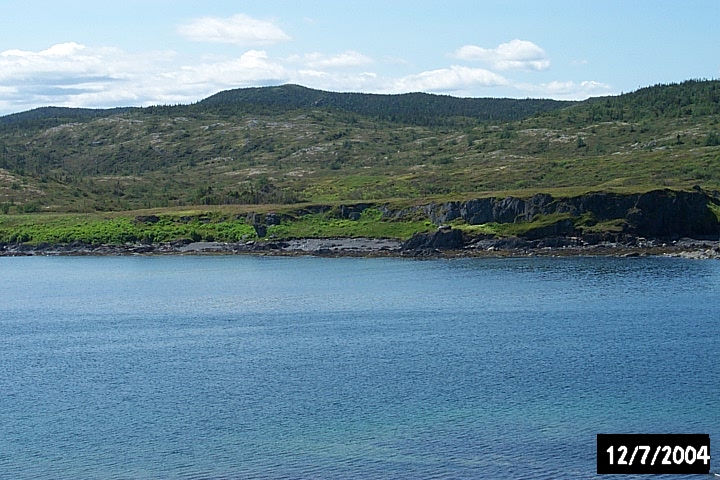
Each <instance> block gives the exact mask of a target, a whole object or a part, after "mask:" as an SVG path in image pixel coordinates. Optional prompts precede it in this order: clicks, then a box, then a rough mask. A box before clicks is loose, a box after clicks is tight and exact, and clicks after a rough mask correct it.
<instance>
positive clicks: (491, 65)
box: [0, 0, 720, 115]
mask: <svg viewBox="0 0 720 480" xmlns="http://www.w3.org/2000/svg"><path fill="white" fill-rule="evenodd" d="M718 25H720V1H718V0H683V1H678V0H672V1H668V0H632V1H627V0H602V1H599V0H533V1H523V0H518V1H511V0H467V1H466V0H438V1H426V0H413V1H408V0H383V1H377V0H364V1H360V0H349V1H348V0H343V1H339V0H316V1H305V0H285V1H282V0H262V1H255V0H246V1H241V0H236V1H214V0H198V1H196V0H122V1H116V0H103V1H100V2H99V1H97V0H92V1H89V0H52V1H41V0H17V1H16V0H0V115H5V114H9V113H14V112H20V111H25V110H29V109H32V108H35V107H40V106H64V107H91V108H107V107H115V106H149V105H171V104H178V103H193V102H196V101H199V100H201V99H203V98H205V97H207V96H210V95H212V94H214V93H217V92H219V91H222V90H228V89H232V88H242V87H257V86H268V85H281V84H285V83H294V84H299V85H304V86H307V87H311V88H317V89H322V90H331V91H337V92H368V93H406V92H420V91H422V92H428V93H437V94H445V95H453V96H459V97H510V98H553V99H559V100H577V99H585V98H588V97H591V96H602V95H616V94H620V93H623V92H630V91H633V90H636V89H638V88H641V87H646V86H650V85H655V84H658V83H673V82H681V81H683V80H688V79H698V78H705V79H716V78H719V77H720V28H718Z"/></svg>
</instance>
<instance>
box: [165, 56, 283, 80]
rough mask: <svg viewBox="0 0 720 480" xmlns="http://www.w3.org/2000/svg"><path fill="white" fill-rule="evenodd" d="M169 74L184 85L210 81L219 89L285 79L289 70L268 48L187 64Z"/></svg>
mask: <svg viewBox="0 0 720 480" xmlns="http://www.w3.org/2000/svg"><path fill="white" fill-rule="evenodd" d="M169 76H171V77H173V78H174V79H175V81H176V82H177V83H179V84H180V85H185V86H188V85H207V86H208V88H212V89H214V90H217V89H218V88H234V87H238V86H248V85H254V84H257V83H261V84H266V83H278V82H283V81H286V80H287V79H288V72H287V71H286V70H285V68H284V67H283V66H282V65H280V64H279V63H276V62H274V61H272V60H270V59H269V58H268V55H267V53H266V52H265V51H262V50H250V51H248V52H245V53H244V54H243V55H241V56H240V57H239V58H236V59H232V60H226V61H220V62H215V63H203V64H200V65H195V66H184V67H182V69H181V71H180V72H179V73H172V74H169Z"/></svg>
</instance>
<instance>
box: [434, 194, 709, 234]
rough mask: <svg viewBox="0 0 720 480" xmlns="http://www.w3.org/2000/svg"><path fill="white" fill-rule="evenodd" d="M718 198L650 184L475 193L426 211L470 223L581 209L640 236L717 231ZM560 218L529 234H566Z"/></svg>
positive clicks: (579, 211) (572, 212)
mask: <svg viewBox="0 0 720 480" xmlns="http://www.w3.org/2000/svg"><path fill="white" fill-rule="evenodd" d="M710 202H714V203H716V204H720V201H718V199H716V198H715V197H714V196H712V195H708V194H706V193H704V192H702V191H692V192H684V191H674V190H668V189H663V190H653V191H650V192H647V193H642V194H640V193H638V194H629V195H623V194H617V193H589V194H586V195H581V196H577V197H568V198H554V197H552V196H551V195H548V194H536V195H533V196H532V197H530V198H527V199H522V198H517V197H505V198H500V199H499V198H481V199H475V200H468V201H465V202H446V203H441V204H435V203H432V204H429V205H426V206H425V207H424V210H425V212H426V214H427V217H428V218H429V219H430V221H431V222H433V223H435V224H444V223H447V222H451V221H453V220H456V219H462V220H464V221H465V222H467V223H468V224H470V225H480V224H485V223H493V222H494V223H518V222H529V221H532V220H533V219H534V218H536V216H537V215H551V214H568V215H569V216H571V217H580V216H582V215H587V216H588V217H590V218H591V219H592V221H595V222H605V221H608V220H614V219H618V220H620V219H621V220H625V222H624V224H625V227H624V228H625V231H626V233H630V234H634V235H638V236H643V237H683V236H698V235H701V236H702V235H717V234H719V233H720V225H719V224H718V219H717V217H716V216H715V214H714V213H713V212H712V211H711V210H710V208H709V206H708V204H709V203H710ZM571 233H572V229H571V228H570V224H569V223H568V222H567V221H565V222H561V223H558V224H556V225H552V226H551V227H550V228H548V231H547V232H545V231H537V230H536V231H534V233H533V234H532V235H533V236H534V237H536V238H539V237H540V236H549V235H565V234H571Z"/></svg>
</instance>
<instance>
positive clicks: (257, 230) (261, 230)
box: [253, 223, 267, 238]
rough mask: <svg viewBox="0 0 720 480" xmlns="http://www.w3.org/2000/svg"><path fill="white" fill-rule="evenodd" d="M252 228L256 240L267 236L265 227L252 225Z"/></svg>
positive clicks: (257, 224)
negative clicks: (256, 237)
mask: <svg viewBox="0 0 720 480" xmlns="http://www.w3.org/2000/svg"><path fill="white" fill-rule="evenodd" d="M253 228H254V229H255V233H256V234H257V236H258V238H265V236H267V226H265V225H262V224H259V223H256V224H254V225H253Z"/></svg>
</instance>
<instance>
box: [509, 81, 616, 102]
mask: <svg viewBox="0 0 720 480" xmlns="http://www.w3.org/2000/svg"><path fill="white" fill-rule="evenodd" d="M516 87H517V88H518V89H519V90H522V91H524V92H527V94H528V95H532V96H534V97H544V98H554V99H556V100H585V99H586V98H589V97H593V96H598V95H610V94H611V93H612V87H611V86H610V85H608V84H606V83H602V82H596V81H593V80H588V81H583V82H580V83H577V82H571V81H567V82H560V81H553V82H548V83H541V84H537V85H532V84H518V85H516Z"/></svg>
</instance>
